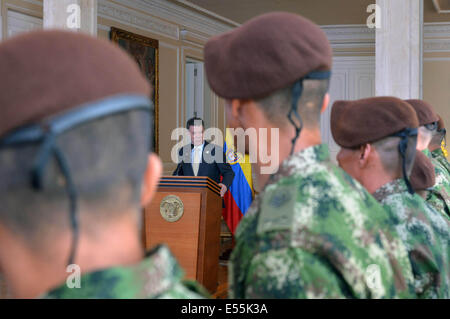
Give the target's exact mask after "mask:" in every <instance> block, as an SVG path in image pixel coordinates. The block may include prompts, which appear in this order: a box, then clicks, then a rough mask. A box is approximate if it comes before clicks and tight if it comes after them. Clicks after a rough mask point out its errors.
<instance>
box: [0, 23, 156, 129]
mask: <svg viewBox="0 0 450 319" xmlns="http://www.w3.org/2000/svg"><path fill="white" fill-rule="evenodd" d="M0 74H1V75H2V76H1V78H0V87H1V92H0V136H3V135H5V134H6V133H8V132H9V131H11V130H12V129H14V128H17V127H20V126H23V125H26V124H31V123H37V122H39V121H41V120H43V119H44V118H46V117H48V116H50V115H54V114H56V113H59V112H61V111H65V110H69V109H71V108H74V107H76V106H79V105H81V104H84V103H88V102H94V101H97V100H100V99H102V98H106V97H109V96H113V95H116V94H142V95H146V96H150V93H151V88H150V85H149V83H148V82H147V80H146V79H145V77H144V76H143V75H142V73H141V72H140V70H139V68H138V67H137V65H136V63H135V62H134V61H133V60H132V59H131V58H130V57H129V56H128V55H127V54H126V53H125V51H123V50H122V49H120V48H119V47H118V46H117V45H114V44H112V43H111V42H109V41H107V40H100V39H97V38H94V37H91V36H88V35H84V34H81V33H75V32H69V31H37V32H30V33H27V34H25V35H20V36H17V37H14V38H12V39H10V40H7V41H4V42H2V43H1V44H0Z"/></svg>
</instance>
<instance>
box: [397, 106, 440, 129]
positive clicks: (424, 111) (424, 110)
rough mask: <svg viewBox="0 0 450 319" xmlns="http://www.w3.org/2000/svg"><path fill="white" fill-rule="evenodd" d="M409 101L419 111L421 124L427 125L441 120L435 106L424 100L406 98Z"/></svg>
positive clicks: (418, 115)
mask: <svg viewBox="0 0 450 319" xmlns="http://www.w3.org/2000/svg"><path fill="white" fill-rule="evenodd" d="M405 101H406V102H407V103H409V104H410V105H411V106H412V107H413V108H414V110H415V111H416V113H417V117H418V119H419V125H420V126H423V125H427V124H431V123H433V122H437V121H439V118H438V115H437V114H436V112H435V111H434V109H433V107H432V106H431V105H430V104H429V103H427V102H425V101H423V100H405Z"/></svg>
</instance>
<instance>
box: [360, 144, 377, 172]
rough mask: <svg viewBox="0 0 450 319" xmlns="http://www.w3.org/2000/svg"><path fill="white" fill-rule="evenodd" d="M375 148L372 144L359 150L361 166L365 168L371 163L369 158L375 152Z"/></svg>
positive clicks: (365, 145)
mask: <svg viewBox="0 0 450 319" xmlns="http://www.w3.org/2000/svg"><path fill="white" fill-rule="evenodd" d="M373 150H374V149H373V147H372V145H370V144H364V145H362V146H361V147H360V148H359V166H360V167H365V166H367V164H368V162H369V157H370V155H371V153H372V152H373Z"/></svg>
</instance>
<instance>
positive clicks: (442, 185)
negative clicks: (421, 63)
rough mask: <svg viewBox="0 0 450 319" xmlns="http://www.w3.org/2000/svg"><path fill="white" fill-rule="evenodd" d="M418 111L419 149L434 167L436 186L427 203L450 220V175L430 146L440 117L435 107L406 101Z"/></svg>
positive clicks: (416, 101)
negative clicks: (434, 156)
mask: <svg viewBox="0 0 450 319" xmlns="http://www.w3.org/2000/svg"><path fill="white" fill-rule="evenodd" d="M406 102H407V103H408V104H410V105H411V106H412V107H413V108H414V110H415V111H416V114H417V117H418V119H419V124H420V127H419V135H418V139H417V149H418V150H419V151H421V152H423V153H424V154H425V155H426V156H427V157H428V158H429V159H430V160H431V163H432V164H433V166H434V169H435V174H436V184H435V185H434V186H433V188H432V189H431V191H430V192H429V196H428V197H427V199H426V201H427V202H428V203H429V204H430V205H431V206H433V207H434V208H435V209H436V210H437V211H438V212H440V213H441V214H442V215H443V216H445V217H446V218H447V219H450V174H449V173H448V171H447V169H446V168H445V167H444V166H442V164H441V163H439V161H437V160H436V159H434V158H433V157H432V156H431V152H430V151H429V150H428V146H429V144H430V142H431V140H432V138H433V135H434V134H435V133H436V131H437V127H438V121H439V117H438V115H437V114H436V112H435V111H434V109H433V107H432V106H431V105H430V104H429V103H427V102H425V101H423V100H406Z"/></svg>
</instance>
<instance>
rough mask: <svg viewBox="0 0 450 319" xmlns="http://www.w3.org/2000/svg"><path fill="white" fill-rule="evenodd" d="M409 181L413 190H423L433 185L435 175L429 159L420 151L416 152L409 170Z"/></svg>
mask: <svg viewBox="0 0 450 319" xmlns="http://www.w3.org/2000/svg"><path fill="white" fill-rule="evenodd" d="M410 181H411V185H412V187H413V189H414V190H415V191H423V190H426V189H427V188H430V187H433V186H434V184H435V183H436V175H435V172H434V166H433V164H432V163H431V160H430V159H429V158H428V157H427V156H426V155H425V154H423V153H422V152H420V151H417V152H416V159H415V161H414V166H413V169H412V172H411V176H410Z"/></svg>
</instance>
